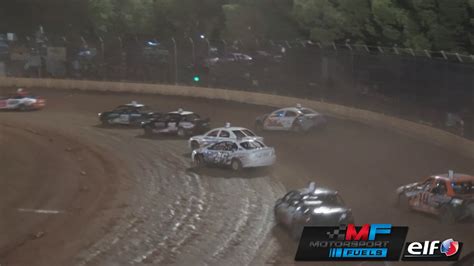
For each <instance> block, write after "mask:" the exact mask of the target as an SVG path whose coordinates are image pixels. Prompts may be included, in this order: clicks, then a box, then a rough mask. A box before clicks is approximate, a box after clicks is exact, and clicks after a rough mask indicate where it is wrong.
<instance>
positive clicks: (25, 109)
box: [18, 104, 30, 112]
mask: <svg viewBox="0 0 474 266" xmlns="http://www.w3.org/2000/svg"><path fill="white" fill-rule="evenodd" d="M29 109H30V108H29V107H28V106H26V105H24V104H22V105H20V107H18V110H20V111H22V112H25V111H28V110H29Z"/></svg>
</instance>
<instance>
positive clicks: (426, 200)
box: [396, 171, 474, 223]
mask: <svg viewBox="0 0 474 266" xmlns="http://www.w3.org/2000/svg"><path fill="white" fill-rule="evenodd" d="M396 193H397V198H396V199H397V200H396V204H397V206H398V207H399V208H401V209H403V210H415V211H420V212H424V213H428V214H433V215H436V216H438V217H439V218H440V220H441V221H442V222H444V223H454V222H456V221H459V220H464V219H473V218H474V176H471V175H466V174H459V173H454V172H453V171H449V173H448V174H441V175H433V176H430V177H428V178H425V179H424V180H422V181H420V182H416V183H411V184H408V185H404V186H401V187H399V188H398V189H397V191H396Z"/></svg>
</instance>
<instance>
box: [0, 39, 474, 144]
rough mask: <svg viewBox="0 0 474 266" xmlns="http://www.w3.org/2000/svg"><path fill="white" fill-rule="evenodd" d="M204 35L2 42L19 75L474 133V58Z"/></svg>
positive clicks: (11, 70) (6, 61) (7, 63)
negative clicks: (261, 97)
mask: <svg viewBox="0 0 474 266" xmlns="http://www.w3.org/2000/svg"><path fill="white" fill-rule="evenodd" d="M200 37H201V38H197V39H196V38H195V39H192V38H180V39H174V38H173V39H170V40H156V39H154V38H150V37H149V36H124V37H109V38H83V37H81V36H68V37H67V38H66V37H57V36H55V37H50V36H48V38H42V39H40V41H38V38H35V39H32V38H24V39H23V40H16V41H14V42H9V43H8V44H7V48H6V49H5V48H2V49H3V50H4V51H3V52H1V51H0V55H1V57H0V62H2V63H3V65H4V67H3V72H4V73H3V74H4V75H10V76H18V77H25V76H27V77H28V76H29V77H52V78H72V79H89V80H111V81H133V82H144V83H168V84H179V85H188V86H196V87H216V88H224V89H234V90H247V91H257V92H263V93H271V94H279V95H286V96H294V97H301V98H307V99H315V100H321V101H326V102H332V103H337V104H343V105H347V106H352V107H356V108H360V109H365V110H370V111H376V112H380V113H385V114H388V115H391V116H396V117H400V118H404V119H407V120H411V121H415V122H418V123H423V124H427V125H430V126H433V127H437V128H441V129H444V130H447V131H450V132H452V133H455V134H458V135H461V136H464V137H466V138H469V139H474V56H473V55H465V54H458V53H447V52H444V51H436V52H435V51H427V50H423V51H418V50H413V49H410V48H400V47H396V46H395V47H381V46H366V45H355V44H349V43H345V44H335V43H329V44H321V43H313V42H309V41H270V40H255V42H252V43H242V42H241V41H225V40H208V39H207V38H206V37H205V36H200ZM3 47H4V46H3ZM0 69H2V68H0ZM0 74H2V73H0ZM196 89H198V88H196Z"/></svg>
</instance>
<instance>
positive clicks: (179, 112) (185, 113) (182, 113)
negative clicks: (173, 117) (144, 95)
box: [168, 110, 194, 115]
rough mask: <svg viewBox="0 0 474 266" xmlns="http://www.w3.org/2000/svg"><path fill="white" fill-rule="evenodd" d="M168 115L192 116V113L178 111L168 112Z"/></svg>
mask: <svg viewBox="0 0 474 266" xmlns="http://www.w3.org/2000/svg"><path fill="white" fill-rule="evenodd" d="M168 114H180V115H191V114H194V112H191V111H181V110H178V111H172V112H169V113H168Z"/></svg>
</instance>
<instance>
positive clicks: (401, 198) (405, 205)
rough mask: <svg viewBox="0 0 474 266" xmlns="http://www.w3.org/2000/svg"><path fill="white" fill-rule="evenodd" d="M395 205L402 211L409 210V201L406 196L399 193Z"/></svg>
mask: <svg viewBox="0 0 474 266" xmlns="http://www.w3.org/2000/svg"><path fill="white" fill-rule="evenodd" d="M395 206H396V207H397V208H398V209H400V210H401V211H402V212H410V211H411V208H410V202H409V200H408V198H407V196H405V195H403V194H400V195H398V198H397V200H396V202H395Z"/></svg>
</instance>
